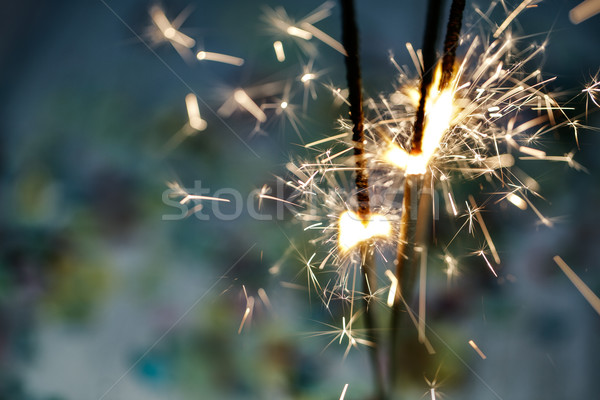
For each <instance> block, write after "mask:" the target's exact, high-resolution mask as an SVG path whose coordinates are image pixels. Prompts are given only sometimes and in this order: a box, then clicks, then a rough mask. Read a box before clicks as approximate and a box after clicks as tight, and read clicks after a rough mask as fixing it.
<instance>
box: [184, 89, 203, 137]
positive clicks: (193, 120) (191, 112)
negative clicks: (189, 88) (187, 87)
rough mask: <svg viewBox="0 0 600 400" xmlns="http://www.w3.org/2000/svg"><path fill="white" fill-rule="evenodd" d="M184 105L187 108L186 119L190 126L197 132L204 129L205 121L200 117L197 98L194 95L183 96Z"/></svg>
mask: <svg viewBox="0 0 600 400" xmlns="http://www.w3.org/2000/svg"><path fill="white" fill-rule="evenodd" d="M185 105H186V108H187V113H188V119H189V123H190V126H191V127H192V128H194V129H195V130H197V131H203V130H205V129H206V121H205V120H203V119H202V118H201V117H200V107H199V106H198V98H197V97H196V95H195V94H194V93H190V94H188V95H187V96H185Z"/></svg>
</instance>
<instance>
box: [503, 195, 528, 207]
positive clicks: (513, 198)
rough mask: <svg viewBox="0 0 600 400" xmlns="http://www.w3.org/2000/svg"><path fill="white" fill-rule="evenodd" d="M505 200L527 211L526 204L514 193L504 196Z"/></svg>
mask: <svg viewBox="0 0 600 400" xmlns="http://www.w3.org/2000/svg"><path fill="white" fill-rule="evenodd" d="M506 200H508V201H510V202H511V203H512V204H514V205H515V206H517V207H518V208H520V209H521V210H526V209H527V202H525V200H523V199H522V198H521V197H519V196H518V195H516V194H514V193H511V194H509V195H508V196H506Z"/></svg>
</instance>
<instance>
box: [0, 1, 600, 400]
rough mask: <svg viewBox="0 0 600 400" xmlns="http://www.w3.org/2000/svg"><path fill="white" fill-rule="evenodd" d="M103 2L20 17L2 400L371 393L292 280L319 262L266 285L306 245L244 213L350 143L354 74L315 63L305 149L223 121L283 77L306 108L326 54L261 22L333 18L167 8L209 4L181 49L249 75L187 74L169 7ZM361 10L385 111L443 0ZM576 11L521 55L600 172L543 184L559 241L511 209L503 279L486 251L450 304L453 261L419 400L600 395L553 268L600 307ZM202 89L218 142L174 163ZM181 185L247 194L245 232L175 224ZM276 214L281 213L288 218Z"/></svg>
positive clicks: (4, 261)
mask: <svg viewBox="0 0 600 400" xmlns="http://www.w3.org/2000/svg"><path fill="white" fill-rule="evenodd" d="M105 1H106V3H103V2H101V1H96V0H86V1H67V0H64V1H52V2H50V1H33V0H22V1H19V2H9V1H2V2H1V3H0V4H1V8H0V10H1V11H0V104H1V107H0V399H10V400H25V399H27V400H80V399H92V400H100V399H106V400H109V399H127V400H137V399H144V400H154V399H156V400H158V399H161V400H162V399H173V400H180V399H240V400H241V399H307V400H308V399H311V400H312V399H338V398H339V396H340V393H341V391H342V388H343V387H344V385H345V384H346V383H349V389H348V392H347V394H346V399H366V398H368V395H369V393H370V392H371V388H370V385H371V378H370V376H369V374H370V372H369V368H370V367H369V360H368V352H367V351H365V349H364V348H362V349H360V350H358V351H354V350H353V351H351V352H350V355H349V356H348V357H347V358H346V359H345V360H344V357H343V353H344V350H345V343H344V344H342V345H339V344H338V343H337V342H335V343H333V344H332V345H331V346H327V345H328V343H329V341H330V340H331V339H332V338H333V336H331V335H329V336H327V335H326V336H318V335H316V334H318V333H319V332H322V331H327V330H328V329H329V327H328V326H326V324H339V321H337V320H336V319H335V318H334V317H333V316H332V315H330V314H329V313H328V312H327V310H325V309H324V308H323V307H322V306H321V304H320V303H319V302H318V300H316V299H315V298H309V296H308V294H307V292H306V290H294V289H290V288H289V287H286V286H282V285H281V281H282V280H283V281H286V282H293V283H295V284H298V285H305V284H306V276H305V275H301V274H302V271H303V270H302V261H301V260H300V258H301V257H300V255H298V254H294V252H292V254H291V255H290V256H288V257H287V258H285V259H284V260H283V263H282V264H281V268H282V274H281V275H280V276H273V275H272V274H270V273H269V269H270V268H271V267H273V265H276V264H278V262H279V260H280V259H281V257H282V256H283V254H284V253H285V251H286V249H287V248H288V247H289V246H290V242H293V243H295V244H297V243H299V242H300V241H301V235H300V232H299V231H300V229H299V226H298V225H295V224H292V223H291V222H292V221H291V220H292V217H291V214H290V213H289V212H285V213H284V218H283V219H282V220H279V221H278V220H271V221H262V220H257V219H255V218H252V216H251V214H250V212H248V207H254V206H256V204H255V203H253V202H250V204H251V206H248V203H247V202H246V201H247V200H246V199H247V198H248V197H252V196H251V193H252V192H253V191H254V190H256V189H260V188H261V187H262V186H263V185H264V184H267V185H269V186H271V187H275V186H276V178H275V176H281V175H285V174H286V173H287V172H286V169H285V164H286V163H287V162H288V161H289V160H290V159H291V158H293V157H295V156H296V155H297V154H301V155H302V154H304V153H303V150H302V148H301V144H302V141H304V142H305V143H306V142H309V141H311V140H316V139H319V138H322V137H325V136H327V135H330V134H332V132H334V130H335V129H336V121H337V118H338V117H339V115H341V114H343V113H345V112H346V110H345V108H343V107H339V106H335V105H334V104H333V101H332V99H331V97H330V95H329V94H328V93H327V90H326V89H325V88H324V87H323V86H321V85H320V83H324V84H332V85H335V86H343V85H344V80H345V71H344V64H343V62H344V60H343V57H342V56H341V55H340V54H339V53H337V52H335V51H334V50H332V49H330V48H328V47H326V46H324V45H319V46H318V49H319V53H318V56H317V58H316V60H315V65H314V66H315V69H316V70H318V71H324V76H323V77H322V78H321V79H320V80H319V84H318V85H317V89H316V90H317V94H318V98H317V100H315V101H312V100H311V101H310V102H309V105H308V109H307V113H306V116H304V117H303V118H302V126H301V127H300V129H299V131H300V134H301V138H300V137H298V135H297V133H296V132H295V131H294V130H293V129H292V127H291V126H290V124H289V122H286V121H284V120H283V119H281V118H279V119H278V118H273V119H272V120H269V123H268V124H267V125H266V126H265V127H264V130H265V132H264V134H260V135H255V134H252V131H253V128H254V126H255V120H253V118H252V117H251V116H249V115H247V114H244V113H242V112H236V113H235V114H233V116H232V117H230V118H227V119H225V123H226V125H225V123H224V122H223V121H222V120H221V119H220V118H219V117H217V115H216V113H215V112H216V110H217V109H218V108H219V107H221V105H222V104H223V102H224V101H225V99H226V97H227V95H228V94H230V93H231V90H233V89H234V88H236V87H249V86H253V85H257V84H262V83H266V82H270V81H283V82H290V83H291V84H293V87H294V88H295V90H296V91H295V92H294V97H293V100H294V103H295V105H297V106H298V107H299V108H301V103H302V101H303V95H304V93H303V91H302V89H301V88H299V87H300V86H299V82H298V77H299V76H300V75H301V73H302V67H301V66H302V63H306V62H307V61H308V60H307V57H306V56H305V55H303V54H302V53H301V52H300V51H298V50H297V48H295V47H294V46H293V45H286V51H288V50H289V52H288V54H287V56H288V59H287V60H286V61H285V62H284V63H278V62H277V61H276V59H275V57H274V55H273V49H272V42H273V40H274V39H273V36H272V35H270V33H269V32H268V29H266V26H265V23H264V22H263V21H262V20H261V15H262V9H261V5H263V4H264V5H269V6H271V7H276V6H278V5H281V6H284V7H285V8H286V10H287V11H288V14H289V15H290V16H293V17H298V18H299V17H301V16H303V15H305V14H307V13H308V12H310V11H311V10H313V9H314V8H316V7H317V6H319V5H320V3H319V2H318V1H312V0H311V1H303V2H294V1H289V0H281V1H265V2H255V1H227V0H223V1H210V2H209V1H194V0H189V1H182V0H175V1H165V2H164V3H163V7H164V9H165V11H166V13H167V16H169V17H170V18H173V17H174V16H176V15H177V14H178V13H179V12H181V11H182V10H183V9H185V8H186V7H187V6H188V5H189V6H191V7H192V12H191V14H190V15H189V18H188V19H187V20H186V21H185V23H184V24H183V26H182V31H183V32H185V33H186V34H187V35H189V36H191V37H193V38H195V39H196V40H197V43H198V45H200V46H204V48H205V49H206V50H207V51H217V52H223V53H227V54H232V55H237V56H240V57H243V58H244V59H245V60H246V63H245V64H244V66H242V67H234V66H229V65H222V64H217V63H209V62H206V63H199V62H197V61H195V60H192V61H191V62H186V61H185V60H183V59H182V58H181V57H180V56H179V55H178V54H177V52H176V51H175V50H174V49H173V48H172V47H171V46H170V45H168V44H162V45H159V46H150V48H148V47H147V46H146V45H144V44H143V43H141V42H140V40H139V38H138V37H136V35H139V36H140V37H141V38H142V39H144V40H147V36H146V34H145V33H146V30H147V28H148V27H149V26H150V25H151V20H150V17H149V14H148V9H149V7H150V6H151V5H152V3H151V2H148V1H140V0H105ZM357 3H358V5H357V9H358V14H359V17H358V20H359V26H360V34H361V48H362V52H361V56H362V60H361V61H362V67H363V78H364V87H365V92H366V93H367V94H368V95H370V96H377V95H378V94H379V93H389V92H390V91H391V90H392V88H393V83H394V81H395V74H396V71H395V69H394V67H393V66H392V65H391V63H390V62H389V60H388V54H389V51H392V52H393V53H394V54H395V56H396V60H397V61H398V63H399V64H410V63H411V62H410V58H409V57H408V54H407V52H406V50H405V43H406V42H412V43H413V44H414V45H415V47H419V46H420V42H421V38H422V29H423V21H424V18H425V2H422V1H416V0H402V1H390V0H375V1H370V2H366V1H357ZM467 3H468V4H467V10H468V11H467V14H468V15H469V17H468V20H470V21H472V20H473V19H474V18H475V17H474V14H473V12H472V11H471V9H470V7H473V4H472V2H467ZM481 3H486V2H481ZM507 3H508V5H507V7H508V8H509V9H512V8H514V7H515V6H516V5H517V2H514V1H509V2H507ZM577 3H578V1H558V0H549V1H544V2H541V3H539V5H538V7H537V8H534V9H531V10H528V11H527V12H526V13H525V14H524V15H522V16H521V17H519V19H518V21H519V25H518V26H517V28H518V29H519V30H520V33H519V35H521V37H522V38H523V39H522V41H523V43H527V42H529V41H532V42H536V43H541V42H543V41H544V40H545V39H546V37H548V38H549V41H548V45H547V49H546V51H545V54H544V57H543V60H542V61H543V66H542V71H543V74H544V76H547V77H550V76H556V77H557V79H556V80H555V81H554V82H552V83H551V85H550V88H551V89H552V91H555V92H560V93H562V94H561V98H562V99H563V100H569V104H568V106H570V107H574V110H572V113H573V114H572V115H579V116H578V117H577V118H578V119H579V120H580V122H581V123H583V124H587V125H590V126H592V127H595V130H582V131H581V132H580V137H579V140H580V145H579V147H580V149H579V150H578V151H577V153H576V155H575V160H576V161H577V162H579V163H580V164H582V165H584V166H585V167H586V168H587V170H588V171H589V173H585V172H578V171H575V170H573V169H569V168H568V167H567V166H566V165H564V164H562V163H554V164H553V163H548V162H544V163H531V164H526V166H524V167H523V168H526V170H527V171H528V173H530V174H531V175H532V176H534V177H535V178H536V179H538V181H539V182H540V184H541V187H542V189H541V194H542V196H544V198H545V199H546V200H547V201H545V202H544V201H541V202H540V203H536V204H538V205H539V206H540V209H541V211H542V212H543V213H544V214H545V215H548V216H550V217H552V218H555V219H554V221H555V227H554V228H552V229H548V228H546V227H544V226H540V224H539V223H538V219H537V217H536V216H535V214H534V213H532V212H531V211H528V212H521V211H520V210H518V209H516V208H514V207H510V206H509V207H507V206H506V204H504V203H506V202H504V203H503V204H497V205H491V206H490V207H491V210H492V211H494V212H490V213H486V215H485V217H486V221H487V222H488V225H489V227H490V230H491V231H492V232H493V235H494V238H495V240H496V244H497V246H498V248H499V250H500V253H501V257H502V259H503V264H502V269H501V270H500V272H501V275H502V277H503V278H504V279H503V281H502V282H499V281H496V280H494V279H493V277H491V276H490V275H489V272H488V271H487V270H486V267H485V265H483V264H482V263H481V260H480V259H478V258H475V257H469V256H467V254H468V253H469V252H470V251H472V250H473V248H471V247H467V248H466V249H465V252H464V255H459V256H460V263H461V268H462V270H463V274H462V275H461V276H460V277H459V278H458V279H457V281H456V282H455V283H454V284H453V285H452V286H450V287H448V286H447V285H446V282H445V277H444V275H443V272H442V271H441V268H442V267H441V263H439V262H438V263H437V264H436V263H435V262H434V263H432V265H431V267H430V273H431V275H432V277H431V285H432V286H431V287H430V288H429V289H428V290H429V297H428V307H429V309H428V315H429V321H430V324H431V326H432V329H433V330H434V331H435V332H436V334H437V335H439V337H438V338H436V342H437V344H438V345H439V349H440V351H439V358H436V360H435V364H434V365H427V366H422V365H421V364H420V363H419V360H417V359H414V360H413V359H411V358H410V354H409V355H408V356H407V364H406V365H407V368H406V369H407V370H411V369H412V370H413V371H414V372H413V373H407V377H406V382H405V387H406V397H405V398H413V399H419V398H421V396H423V395H425V394H427V392H428V390H429V389H428V388H429V386H428V384H427V382H426V381H425V379H424V378H427V379H429V380H432V379H433V378H434V375H435V371H436V370H437V369H438V367H439V370H440V371H441V372H440V376H439V379H438V383H439V384H440V385H439V388H438V391H439V392H441V393H444V394H446V396H447V397H446V398H449V399H452V398H454V399H511V400H520V399H523V400H524V399H536V398H537V399H542V398H543V399H546V400H555V399H556V400H559V399H583V398H590V399H591V398H595V396H597V391H598V390H597V385H596V378H597V375H598V374H597V371H598V369H599V368H600V361H599V360H600V337H599V336H598V332H600V316H599V315H598V314H596V313H595V311H594V310H593V309H592V307H590V305H589V304H588V303H587V302H586V301H585V299H584V298H583V297H582V296H581V294H580V293H579V292H578V291H577V290H576V288H575V287H574V286H573V285H572V284H571V282H570V281H569V280H568V279H567V278H566V277H565V275H564V274H563V273H562V272H561V271H560V270H559V269H558V267H557V266H556V265H555V264H554V262H553V261H552V257H554V256H555V255H557V254H558V255H560V256H561V257H562V258H563V259H564V260H565V261H566V262H567V263H568V264H569V265H570V266H571V267H572V268H573V269H574V270H575V272H576V273H577V274H578V275H579V276H580V277H581V279H583V281H585V282H586V283H587V284H588V285H589V286H590V288H591V289H592V290H593V291H594V292H595V293H597V294H600V272H599V269H598V268H599V262H598V257H599V255H600V254H599V250H598V243H600V231H599V229H598V227H599V226H600V213H599V212H598V204H600V185H599V178H598V177H599V176H600V163H599V158H598V156H597V154H598V148H599V146H600V139H599V136H598V135H599V134H600V133H599V132H598V127H599V126H600V123H599V119H598V115H599V114H598V112H597V111H598V109H597V107H596V106H594V105H593V104H591V103H590V107H589V110H590V112H589V114H588V116H587V117H586V116H585V115H583V113H584V111H585V96H584V95H583V94H582V93H581V90H582V89H583V88H584V87H585V85H586V84H588V83H590V82H591V78H592V77H593V76H594V75H595V74H596V73H598V71H599V70H600V56H599V54H600V48H599V45H598V39H597V38H598V37H600V24H599V21H600V16H596V17H593V18H591V19H590V20H588V21H585V22H583V23H582V24H580V25H572V24H571V23H570V22H569V21H568V11H569V10H570V9H571V8H572V7H574V6H575V5H576V4H577ZM111 9H112V10H111ZM338 19H339V8H338V7H336V8H334V10H333V15H332V16H331V17H329V18H327V19H326V20H324V21H321V22H319V23H318V24H317V27H319V28H320V29H321V30H323V31H325V32H327V33H329V34H331V35H332V36H333V37H335V38H338V39H339V38H340V37H341V34H340V24H339V22H338ZM298 88H299V89H298ZM190 89H192V90H193V91H195V92H196V93H197V94H198V96H199V97H200V98H201V99H202V100H203V102H204V103H202V102H201V104H200V108H201V112H202V115H203V117H204V118H205V119H206V120H207V123H208V128H207V129H206V130H205V131H203V132H200V133H198V134H197V135H194V136H191V137H189V138H187V139H185V141H184V142H183V143H181V145H179V146H178V147H176V148H175V149H172V150H169V151H165V144H166V143H167V142H168V141H169V140H170V138H172V136H173V135H175V134H176V133H177V132H178V131H179V130H180V129H182V127H183V126H184V125H185V123H186V121H187V114H186V109H185V103H184V97H185V95H186V94H188V93H189V92H190ZM549 139H552V140H548V141H545V142H544V143H543V146H544V149H545V150H546V151H547V153H548V154H557V155H562V154H564V153H567V152H569V151H571V150H574V149H576V147H577V146H576V144H575V142H574V140H573V137H572V134H571V132H570V131H568V130H561V131H559V132H558V133H557V134H556V135H555V136H554V137H551V138H549ZM173 181H177V182H180V183H181V185H182V186H184V187H187V188H194V187H195V185H196V187H197V185H201V187H203V188H207V189H209V190H210V193H211V194H215V192H217V191H218V190H220V189H227V188H232V189H235V190H236V191H238V192H239V193H240V194H241V195H242V198H243V202H244V204H243V209H242V212H241V215H240V216H239V217H238V218H235V219H233V220H222V219H217V218H215V211H214V210H215V208H214V207H219V208H218V209H217V210H218V211H220V212H223V213H224V214H227V215H230V214H232V213H235V211H236V210H235V208H232V207H233V206H227V205H223V206H221V205H219V206H215V205H213V204H212V203H209V204H207V205H206V208H205V209H204V210H203V211H204V212H205V215H207V216H208V220H202V219H200V218H197V217H196V216H194V215H192V216H190V217H188V218H185V219H177V216H178V215H179V213H180V211H179V209H178V208H177V207H175V206H174V204H173V203H166V202H165V201H164V197H163V196H164V195H165V193H166V192H165V191H166V190H167V189H168V188H167V182H173ZM196 182H200V183H196ZM457 186H459V185H457ZM474 188H475V189H476V188H477V184H476V183H472V182H469V183H467V184H465V185H464V187H463V188H458V189H457V190H458V191H459V193H462V194H463V196H465V195H466V193H468V191H469V190H472V189H474ZM285 193H286V194H289V193H288V192H285ZM265 207H266V209H265V212H267V213H270V215H275V213H276V211H277V209H276V207H275V205H274V204H272V203H267V202H265ZM165 216H166V219H165ZM170 217H171V218H170ZM173 218H175V219H173ZM447 234H450V232H447V231H446V230H444V228H440V235H447ZM299 247H300V252H307V253H308V256H310V253H309V250H307V249H306V248H305V247H304V246H303V245H299ZM302 255H306V254H302ZM242 285H243V286H244V287H245V288H246V291H247V293H248V294H249V295H252V296H254V297H257V293H258V291H259V289H261V288H262V289H264V290H265V291H266V293H268V295H269V298H270V300H271V303H272V305H273V309H269V308H268V307H266V306H265V305H264V304H262V303H261V304H260V306H257V308H256V309H255V312H254V315H253V318H252V321H250V322H249V323H248V324H247V325H246V326H244V329H243V330H242V332H241V334H238V328H239V326H240V323H241V320H242V316H243V314H244V310H245V307H246V300H245V297H244V293H243V289H242ZM471 339H473V340H475V341H476V342H477V343H478V345H479V346H480V348H481V349H482V350H483V351H484V352H485V353H486V355H487V359H486V360H482V359H480V358H479V357H478V356H477V354H476V353H474V352H473V350H472V349H471V348H470V347H469V346H468V344H467V343H468V340H471ZM415 357H417V356H416V355H415ZM425 371H427V372H425ZM432 371H433V372H432ZM427 396H429V394H427Z"/></svg>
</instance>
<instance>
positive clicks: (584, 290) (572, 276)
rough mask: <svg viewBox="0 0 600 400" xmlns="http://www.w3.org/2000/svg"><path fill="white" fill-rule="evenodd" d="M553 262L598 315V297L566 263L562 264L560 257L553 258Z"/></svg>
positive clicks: (599, 304) (599, 301) (599, 300)
mask: <svg viewBox="0 0 600 400" xmlns="http://www.w3.org/2000/svg"><path fill="white" fill-rule="evenodd" d="M554 262H555V263H556V265H558V266H559V267H560V269H562V271H563V272H564V273H565V275H566V276H567V278H569V280H570V281H571V282H573V285H575V287H576V288H577V290H579V292H580V293H581V294H582V295H583V297H585V299H586V300H587V301H588V303H590V305H591V306H592V307H594V310H596V312H597V313H598V314H600V298H598V296H596V294H594V292H592V290H591V289H590V288H589V287H588V285H586V284H585V282H583V281H582V280H581V278H579V277H578V276H577V274H576V273H575V272H573V270H572V269H571V268H570V267H569V266H568V265H567V263H566V262H564V260H563V259H562V258H560V256H554Z"/></svg>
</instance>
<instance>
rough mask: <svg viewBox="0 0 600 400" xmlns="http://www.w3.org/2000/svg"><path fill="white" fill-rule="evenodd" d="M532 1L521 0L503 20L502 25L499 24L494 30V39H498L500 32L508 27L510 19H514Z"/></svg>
mask: <svg viewBox="0 0 600 400" xmlns="http://www.w3.org/2000/svg"><path fill="white" fill-rule="evenodd" d="M532 1H533V0H523V2H522V3H521V4H519V6H518V7H517V8H515V10H514V11H513V12H512V13H510V15H509V16H508V17H507V18H506V19H505V20H504V22H503V23H502V25H500V26H499V27H498V29H496V32H494V39H498V37H499V36H500V34H502V32H504V30H505V29H506V28H507V27H508V25H510V23H511V22H512V20H513V19H515V18H516V17H517V15H519V13H520V12H521V11H523V10H524V9H525V8H526V7H527V6H528V5H529V3H531V2H532Z"/></svg>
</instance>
